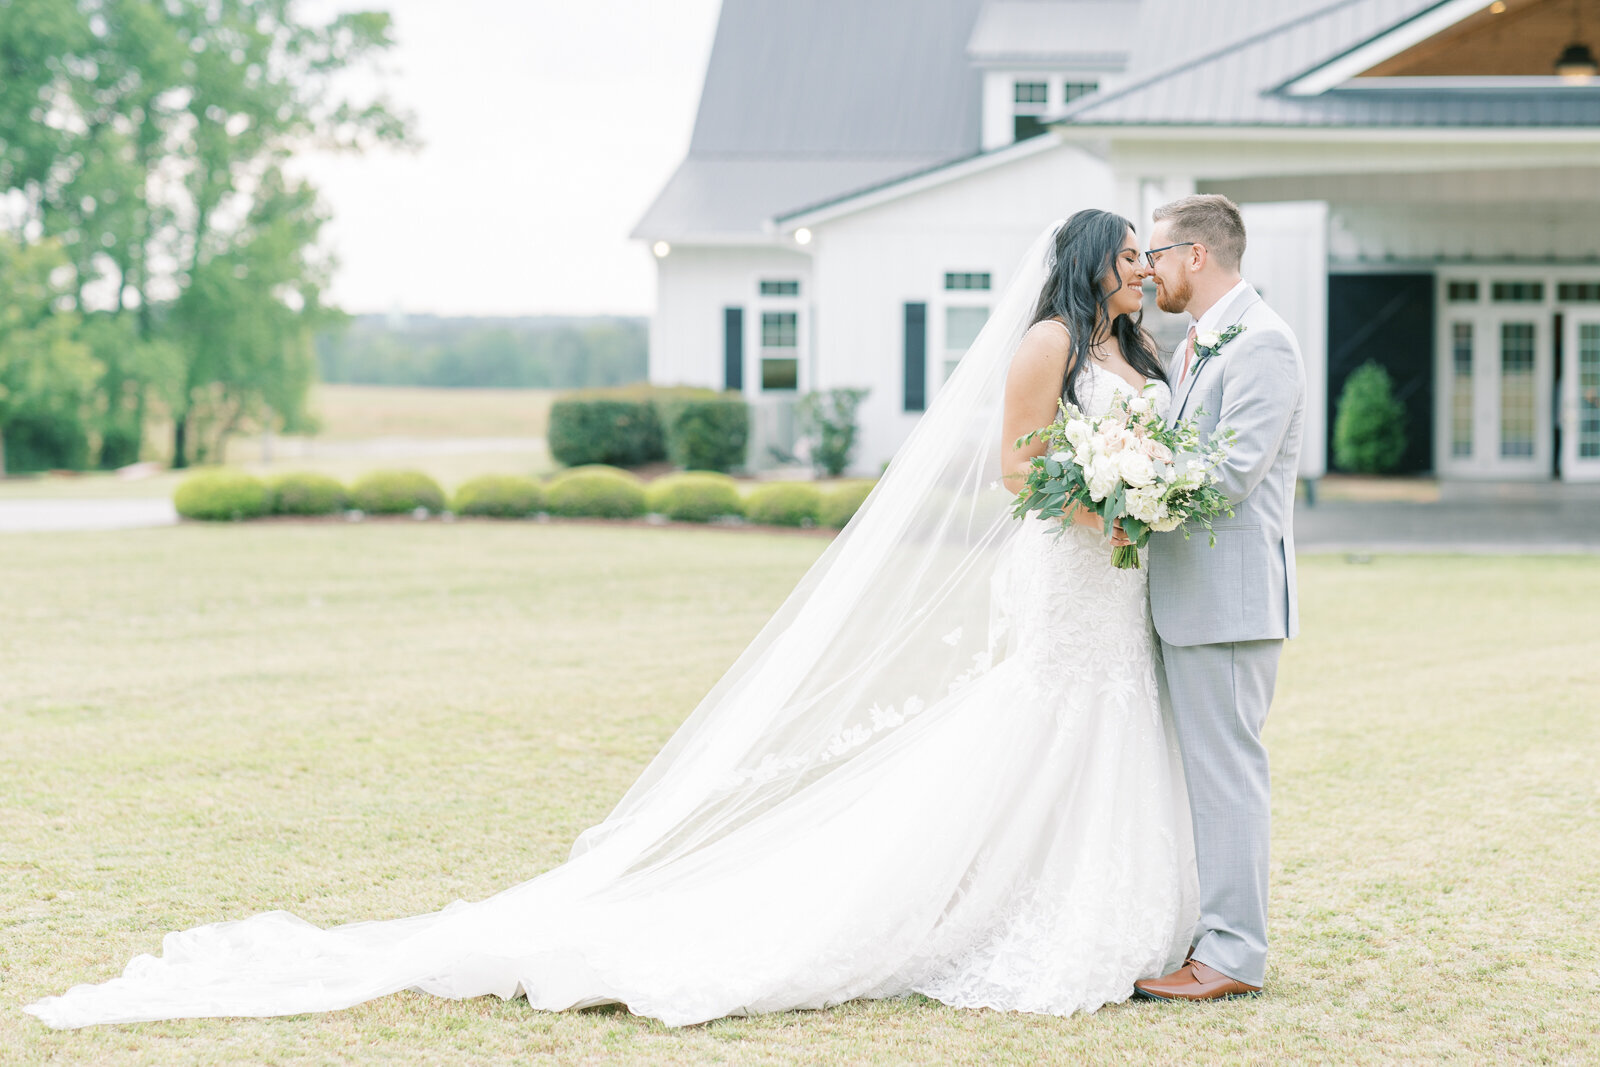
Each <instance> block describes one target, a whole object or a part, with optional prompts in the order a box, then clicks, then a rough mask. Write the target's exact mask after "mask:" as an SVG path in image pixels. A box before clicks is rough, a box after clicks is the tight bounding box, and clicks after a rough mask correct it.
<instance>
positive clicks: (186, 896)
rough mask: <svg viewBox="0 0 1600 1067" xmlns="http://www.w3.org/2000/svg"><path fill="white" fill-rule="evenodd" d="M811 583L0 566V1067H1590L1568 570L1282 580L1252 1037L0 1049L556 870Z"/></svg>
mask: <svg viewBox="0 0 1600 1067" xmlns="http://www.w3.org/2000/svg"><path fill="white" fill-rule="evenodd" d="M825 543H826V542H825V541H824V540H823V539H822V538H819V537H814V536H785V535H781V534H769V533H751V532H742V533H741V532H729V531H718V530H705V531H698V530H686V529H682V528H668V529H659V530H652V529H642V528H638V527H626V528H624V527H604V526H593V525H585V526H578V525H560V524H551V525H541V524H533V523H527V524H505V525H493V524H483V523H457V524H454V525H442V524H432V523H430V524H417V525H408V524H388V525H363V526H285V525H278V526H261V527H224V528H206V527H193V526H184V527H179V528H175V529H167V530H155V531H147V532H140V533H135V534H121V535H98V534H96V535H67V536H63V535H52V536H38V537H35V536H12V537H8V538H6V539H5V540H4V543H3V548H4V551H3V553H0V575H3V580H4V583H5V586H4V587H5V590H6V596H7V611H6V621H5V623H4V634H5V640H4V641H0V708H3V711H0V714H3V716H4V726H5V738H6V747H5V756H6V759H5V772H4V776H3V778H0V930H3V931H4V942H3V945H4V950H3V954H0V980H3V984H0V990H3V1002H4V1004H5V1010H4V1011H3V1012H0V1061H4V1062H16V1063H33V1062H40V1061H45V1060H55V1061H59V1062H95V1063H167V1062H186V1063H190V1062H192V1063H219V1064H220V1063H233V1062H270V1063H278V1064H290V1063H325V1062H346V1063H393V1062H405V1063H468V1062H485V1063H487V1062H513V1061H515V1062H541V1061H542V1062H562V1063H566V1062H585V1061H588V1062H599V1061H605V1062H635V1063H703V1062H704V1063H732V1064H741V1063H769V1062H770V1063H819V1062H823V1063H855V1062H877V1063H906V1062H917V1063H950V1062H980V1061H981V1062H1008V1063H1038V1062H1111V1061H1116V1062H1122V1061H1133V1062H1151V1063H1178V1062H1184V1063H1211V1062H1254V1063H1277V1062H1283V1061H1285V1060H1292V1059H1299V1060H1306V1061H1322V1062H1330V1061H1337V1062H1372V1063H1378V1062H1393V1061H1411V1062H1424V1061H1427V1062H1433V1061H1458V1062H1464V1063H1465V1062H1483V1061H1493V1060H1502V1061H1515V1062H1572V1063H1577V1062H1592V1061H1594V1060H1595V1059H1596V1058H1600V1040H1597V1038H1596V1037H1595V1034H1596V1032H1597V1031H1600V922H1597V916H1600V832H1597V828H1600V785H1597V783H1600V697H1597V695H1596V694H1597V693H1600V637H1597V635H1596V628H1595V622H1596V618H1597V615H1600V612H1597V607H1600V559H1596V558H1559V559H1550V558H1544V559H1537V560H1527V559H1471V558H1449V557H1429V558H1420V557H1415V558H1402V557H1388V556H1380V557H1378V558H1377V559H1376V560H1374V561H1373V562H1372V563H1370V564H1368V565H1352V564H1347V563H1345V562H1344V561H1343V560H1342V559H1340V558H1337V557H1312V558H1306V559H1303V560H1302V565H1301V575H1302V603H1303V605H1304V630H1305V632H1304V635H1303V636H1302V637H1301V639H1300V640H1298V641H1295V642H1292V643H1291V644H1290V645H1289V646H1288V649H1287V652H1286V655H1285V659H1284V663H1283V669H1282V671H1281V674H1280V683H1279V692H1278V699H1277V702H1276V704H1275V706H1274V710H1273V713H1272V717H1271V719H1270V721H1269V725H1268V743H1269V745H1270V747H1271V750H1272V755H1273V770H1274V805H1275V824H1274V840H1273V887H1272V922H1273V957H1272V963H1271V968H1270V972H1269V975H1268V995H1267V996H1265V997H1263V998H1261V999H1258V1000H1254V1001H1240V1002H1232V1003H1226V1004H1214V1005H1196V1006H1188V1005H1156V1004H1143V1003H1130V1004H1126V1005H1121V1006H1115V1007H1110V1008H1107V1009H1104V1010H1102V1011H1100V1012H1098V1013H1096V1014H1095V1015H1092V1016H1080V1017H1073V1018H1067V1019H1055V1018H1048V1017H1035V1016H1024V1015H1015V1014H999V1013H994V1012H987V1011H985V1012H965V1011H957V1010H954V1009H949V1008H946V1007H943V1006H941V1005H938V1004H933V1003H929V1002H926V1001H923V1000H917V999H913V1000H901V1001H892V1002H881V1003H870V1004H868V1003H858V1004H851V1005H846V1006H844V1007H841V1008H837V1009H834V1010H831V1011H827V1012H811V1013H793V1014H788V1015H781V1016H769V1017H759V1018H752V1019H730V1020H724V1021H720V1022H716V1023H712V1024H710V1025H707V1026H703V1027H694V1028H689V1029H684V1030H669V1029H666V1028H664V1027H662V1026H660V1025H658V1024H656V1023H654V1022H651V1021H648V1020H643V1019H638V1018H635V1017H633V1016H630V1015H628V1014H626V1013H624V1012H620V1011H615V1010H599V1011H590V1012H583V1013H572V1014H565V1015H550V1014H543V1013H536V1012H532V1011H530V1010H528V1008H527V1005H526V1004H525V1003H524V1002H521V1001H511V1002H501V1001H499V1000H496V999H492V998H488V999H480V1000H473V1001H466V1002H455V1001H444V1000H438V999H434V998H430V997H426V996H422V995H417V994H401V995H398V996H394V997H388V998H385V999H383V1000H380V1001H377V1002H374V1003H371V1004H367V1005H363V1006H360V1007H358V1008H355V1009H353V1010H350V1011H346V1012H339V1013H334V1014H330V1015H321V1016H299V1017H293V1018H285V1019H270V1020H190V1021H177V1022H162V1023H147V1024H140V1025H134V1026H119V1027H99V1028H91V1029H89V1030H84V1031H76V1032H65V1033H57V1032H54V1031H50V1030H48V1029H46V1028H45V1027H43V1026H42V1025H40V1024H39V1023H37V1022H36V1021H35V1020H33V1019H32V1018H31V1017H28V1016H25V1015H23V1014H22V1013H21V1010H20V1009H21V1007H22V1005H23V1004H25V1003H27V1002H29V1001H31V1000H33V999H35V998H36V997H39V996H42V995H45V994H49V993H55V992H59V991H61V990H63V989H65V988H66V987H67V986H69V985H72V984H74V983H76V982H80V981H87V980H100V979H104V978H107V977H111V976H113V975H114V974H116V973H118V972H119V971H120V969H121V968H122V966H123V965H124V964H125V963H126V961H127V960H128V959H129V958H130V957H131V956H133V955H134V954H136V953H140V952H149V951H156V950H158V947H159V942H160V936H161V934H162V933H163V932H164V931H167V930H171V929H177V928H182V927H187V926H191V925H194V924H196V923H202V922H209V921H214V920H219V919H224V918H230V917H239V916H243V915H247V914H250V913H253V912H257V911H263V910H268V909H272V908H278V907H287V908H290V909H292V910H293V911H295V912H297V913H298V914H300V915H302V916H304V917H306V918H308V919H310V920H312V921H314V922H318V923H336V922H343V921H347V920H352V919H362V918H383V917H391V916H397V915H405V914H410V913H414V912H419V911H424V910H431V909H435V908H438V907H441V906H443V905H445V904H448V903H449V902H450V901H452V900H455V899H457V898H465V899H475V898H479V897H482V896H485V895H487V894H490V893H492V892H494V891H496V890H498V889H500V888H503V887H504V886H506V885H508V884H511V883H513V882H516V881H519V880H522V879H525V878H528V877H530V876H532V875H534V874H536V873H538V872H539V871H542V870H545V869H547V868H549V867H550V866H552V865H554V864H556V863H558V862H560V861H561V860H562V858H563V857H564V856H565V854H566V849H567V846H568V844H569V843H570V841H571V839H572V838H573V836H574V835H575V834H576V833H577V832H578V831H579V830H581V829H582V828H583V827H585V826H587V825H590V824H592V823H593V822H595V821H596V820H598V819H600V818H602V817H603V816H604V815H605V813H606V812H607V811H608V810H609V809H610V807H611V806H612V805H613V804H614V803H615V801H616V800H617V798H618V797H619V796H620V795H621V793H622V791H623V790H624V789H625V788H626V787H627V785H628V783H629V782H630V781H631V780H632V779H633V777H634V776H635V775H636V774H637V773H638V771H639V770H640V769H641V768H642V767H643V765H644V763H645V762H646V761H647V760H648V759H649V757H650V756H651V754H652V753H653V752H654V751H655V750H656V749H657V748H658V746H659V745H660V744H661V743H662V741H663V740H664V739H665V738H666V737H667V736H668V735H669V734H670V732H671V731H672V729H673V727H674V725H675V724H676V723H677V722H679V721H680V720H681V719H682V718H683V716H684V715H686V714H687V713H688V712H689V711H690V710H691V709H692V708H693V706H694V704H695V702H696V701H697V700H698V699H699V697H700V696H701V694H702V693H703V692H704V691H705V689H706V688H707V687H709V686H710V685H711V683H712V682H713V681H715V679H716V678H717V677H718V675H719V674H720V673H721V671H722V670H724V669H725V668H726V666H727V664H728V663H729V662H731V661H732V659H733V658H734V657H735V656H736V655H737V653H738V652H739V650H740V649H741V648H742V647H743V645H744V644H745V642H746V641H747V640H748V639H749V638H750V637H751V636H752V635H753V634H754V633H755V631H756V630H757V629H758V628H759V627H760V625H761V624H762V622H763V621H764V620H765V618H766V616H767V614H768V613H769V612H770V611H771V610H772V609H773V608H774V607H775V606H776V605H777V603H778V602H779V601H780V600H781V599H782V598H783V596H784V595H785V594H786V593H787V591H788V589H789V588H790V587H791V585H792V583H793V582H794V581H795V579H796V578H798V577H799V575H800V574H801V573H802V572H803V571H804V570H805V568H806V567H807V566H808V565H809V564H810V563H811V562H812V561H813V560H814V559H815V558H816V556H817V555H818V554H819V553H820V552H821V550H822V549H823V547H824V545H825ZM907 815H908V817H913V818H914V817H916V815H917V813H914V812H908V813H907ZM928 817H929V818H935V817H937V814H936V813H928ZM886 832H894V829H893V828H886Z"/></svg>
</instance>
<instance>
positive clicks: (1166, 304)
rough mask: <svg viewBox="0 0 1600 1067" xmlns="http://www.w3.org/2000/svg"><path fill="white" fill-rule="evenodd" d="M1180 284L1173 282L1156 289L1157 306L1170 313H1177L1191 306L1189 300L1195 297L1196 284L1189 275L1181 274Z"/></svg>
mask: <svg viewBox="0 0 1600 1067" xmlns="http://www.w3.org/2000/svg"><path fill="white" fill-rule="evenodd" d="M1178 282H1179V284H1178V285H1176V286H1174V285H1172V284H1171V283H1168V284H1166V285H1163V286H1160V287H1159V288H1157V289H1156V307H1158V308H1160V309H1161V310H1162V311H1165V312H1166V313H1167V314H1169V315H1176V314H1177V313H1178V312H1180V311H1182V310H1184V309H1185V308H1187V307H1188V306H1189V301H1190V300H1191V299H1193V297H1194V285H1193V284H1191V283H1190V281H1189V279H1188V278H1187V277H1182V276H1180V277H1179V279H1178Z"/></svg>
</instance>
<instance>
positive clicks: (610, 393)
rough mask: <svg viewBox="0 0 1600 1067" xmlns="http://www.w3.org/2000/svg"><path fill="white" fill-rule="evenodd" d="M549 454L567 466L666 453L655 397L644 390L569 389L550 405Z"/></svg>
mask: <svg viewBox="0 0 1600 1067" xmlns="http://www.w3.org/2000/svg"><path fill="white" fill-rule="evenodd" d="M547 440H548V442H549V445H550V454H551V455H552V456H554V457H555V459H556V462H558V463H561V464H563V465H564V466H568V467H581V466H587V465H594V464H609V465H611V466H616V467H639V466H643V465H644V464H646V463H657V462H659V461H661V460H664V459H666V458H667V446H666V439H665V438H664V437H663V436H662V433H661V418H660V416H659V415H658V414H657V413H656V406H655V398H654V397H653V396H652V395H651V393H650V391H649V390H647V389H639V388H634V389H626V390H622V389H608V390H593V391H590V392H583V393H572V394H569V395H567V396H564V397H562V398H561V399H559V400H557V401H556V402H555V403H554V404H552V405H551V406H550V427H549V430H548V431H547Z"/></svg>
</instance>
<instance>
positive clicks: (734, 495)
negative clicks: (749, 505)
mask: <svg viewBox="0 0 1600 1067" xmlns="http://www.w3.org/2000/svg"><path fill="white" fill-rule="evenodd" d="M645 502H646V503H647V504H648V505H649V508H650V510H651V511H653V512H655V513H657V514H658V515H665V516H666V517H667V518H669V519H677V520H678V521H680V522H710V521H711V520H712V519H715V518H720V517H721V516H723V515H741V514H743V513H744V498H743V497H741V496H740V495H739V485H738V483H737V482H735V481H734V480H733V479H732V478H730V477H728V476H727V475H726V474H716V473H713V472H711V471H685V472H684V473H682V474H669V475H667V476H666V477H665V478H657V479H656V480H655V481H653V482H651V483H650V487H649V488H648V489H647V490H646V491H645Z"/></svg>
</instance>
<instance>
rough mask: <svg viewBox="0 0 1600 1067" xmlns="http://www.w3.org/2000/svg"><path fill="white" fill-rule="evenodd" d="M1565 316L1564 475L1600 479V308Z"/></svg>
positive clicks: (1589, 479) (1562, 424)
mask: <svg viewBox="0 0 1600 1067" xmlns="http://www.w3.org/2000/svg"><path fill="white" fill-rule="evenodd" d="M1563 319H1564V321H1563V323H1562V328H1563V330H1564V331H1565V333H1566V336H1565V337H1563V338H1562V345H1561V351H1562V355H1563V359H1562V364H1563V366H1562V375H1561V477H1562V478H1563V480H1566V481H1600V309H1588V308H1585V309H1583V310H1581V311H1579V310H1569V311H1568V312H1567V313H1566V314H1565V315H1564V316H1563Z"/></svg>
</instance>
